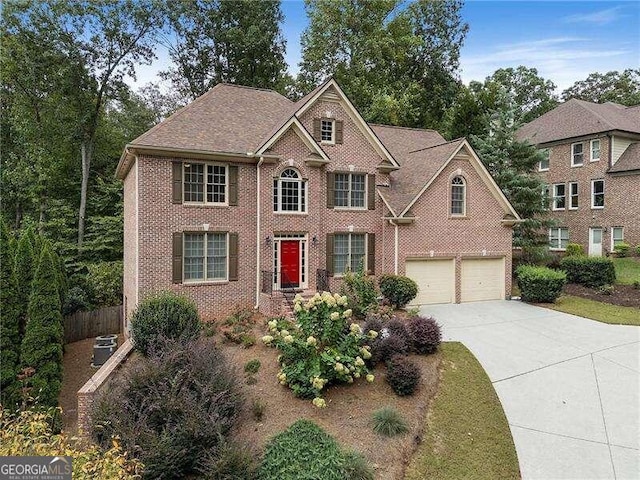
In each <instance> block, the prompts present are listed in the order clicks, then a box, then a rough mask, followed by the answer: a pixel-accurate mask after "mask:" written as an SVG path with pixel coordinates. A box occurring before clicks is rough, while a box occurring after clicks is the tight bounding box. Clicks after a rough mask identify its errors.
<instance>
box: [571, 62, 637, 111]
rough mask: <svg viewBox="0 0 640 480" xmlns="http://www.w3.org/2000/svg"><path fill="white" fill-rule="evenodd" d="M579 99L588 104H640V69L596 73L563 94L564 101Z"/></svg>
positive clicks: (576, 83)
mask: <svg viewBox="0 0 640 480" xmlns="http://www.w3.org/2000/svg"><path fill="white" fill-rule="evenodd" d="M571 98H577V99H579V100H587V101H588V102H595V103H605V102H614V103H619V104H621V105H627V106H631V105H638V104H640V69H637V68H636V69H633V68H628V69H626V70H624V71H622V72H618V71H612V72H607V73H598V72H594V73H591V74H589V76H588V77H587V78H586V79H585V80H579V81H577V82H575V83H574V84H573V85H572V86H571V87H569V88H567V89H566V90H565V91H564V92H562V99H563V100H565V101H566V100H569V99H571Z"/></svg>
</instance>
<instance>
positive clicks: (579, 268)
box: [560, 256, 616, 288]
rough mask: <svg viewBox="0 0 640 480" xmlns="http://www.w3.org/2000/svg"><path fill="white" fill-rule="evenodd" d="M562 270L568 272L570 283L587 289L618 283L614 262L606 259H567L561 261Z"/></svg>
mask: <svg viewBox="0 0 640 480" xmlns="http://www.w3.org/2000/svg"><path fill="white" fill-rule="evenodd" d="M560 268H561V269H562V270H564V271H565V272H566V274H567V281H568V282H569V283H579V284H580V285H584V286H585V287H591V288H598V287H601V286H603V285H612V284H614V283H615V281H616V269H615V266H614V264H613V261H611V260H610V259H608V258H604V257H577V256H576V257H565V258H563V259H562V260H561V261H560Z"/></svg>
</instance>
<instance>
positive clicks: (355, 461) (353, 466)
mask: <svg viewBox="0 0 640 480" xmlns="http://www.w3.org/2000/svg"><path fill="white" fill-rule="evenodd" d="M344 471H345V474H346V477H345V478H347V479H349V480H373V479H374V478H375V473H374V471H373V468H371V465H370V464H369V462H368V461H367V459H366V458H365V456H364V455H363V454H361V453H360V452H356V451H354V450H349V451H346V452H345V453H344Z"/></svg>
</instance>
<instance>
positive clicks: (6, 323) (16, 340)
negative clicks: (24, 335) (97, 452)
mask: <svg viewBox="0 0 640 480" xmlns="http://www.w3.org/2000/svg"><path fill="white" fill-rule="evenodd" d="M0 223H1V225H0V229H1V232H0V305H1V306H2V307H1V309H0V403H2V405H4V406H5V407H8V406H9V405H11V404H12V403H13V401H14V400H15V398H16V395H15V394H16V392H17V387H18V383H17V378H16V375H17V373H18V365H19V360H20V317H19V315H20V305H19V301H18V285H17V280H16V276H15V271H14V269H13V266H14V262H13V256H14V252H13V250H12V249H11V241H10V234H9V230H8V228H7V225H6V224H5V222H4V220H0Z"/></svg>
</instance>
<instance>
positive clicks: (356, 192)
mask: <svg viewBox="0 0 640 480" xmlns="http://www.w3.org/2000/svg"><path fill="white" fill-rule="evenodd" d="M366 180H367V176H366V175H365V174H364V173H336V174H335V180H334V205H335V206H336V207H343V208H365V207H366V204H365V199H366V190H367V187H366V184H367V182H366Z"/></svg>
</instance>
